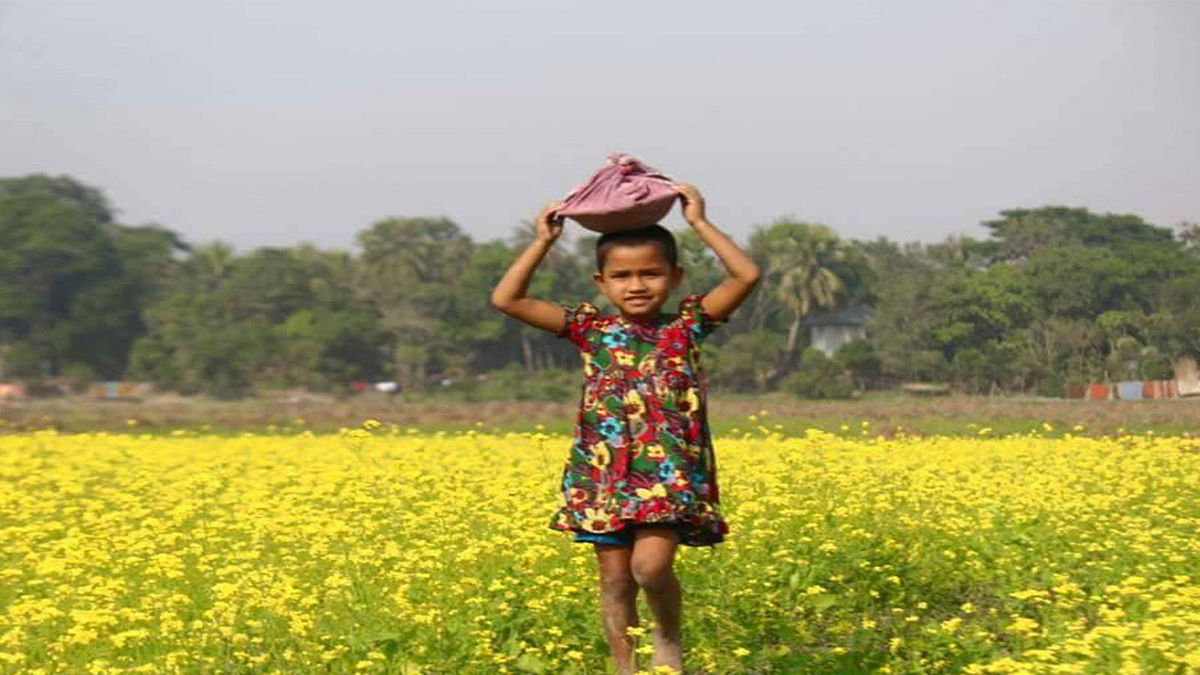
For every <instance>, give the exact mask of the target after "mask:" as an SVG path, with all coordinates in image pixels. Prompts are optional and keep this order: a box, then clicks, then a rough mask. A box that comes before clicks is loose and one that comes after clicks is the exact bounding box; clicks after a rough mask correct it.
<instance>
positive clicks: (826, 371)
mask: <svg viewBox="0 0 1200 675" xmlns="http://www.w3.org/2000/svg"><path fill="white" fill-rule="evenodd" d="M783 388H784V389H785V390H787V391H789V392H791V393H792V394H795V395H796V396H799V397H801V398H815V399H825V398H851V397H852V396H853V395H854V383H853V382H851V380H850V377H849V376H848V375H847V374H846V373H845V372H844V371H843V370H842V369H841V367H840V366H838V364H837V362H835V361H833V360H831V359H830V358H829V357H827V356H825V354H824V353H823V352H822V351H821V350H819V349H817V348H816V347H809V348H808V349H805V350H804V353H803V354H801V355H800V365H799V366H798V367H797V368H796V372H794V373H792V374H791V375H789V376H788V377H787V379H785V380H784V382H783Z"/></svg>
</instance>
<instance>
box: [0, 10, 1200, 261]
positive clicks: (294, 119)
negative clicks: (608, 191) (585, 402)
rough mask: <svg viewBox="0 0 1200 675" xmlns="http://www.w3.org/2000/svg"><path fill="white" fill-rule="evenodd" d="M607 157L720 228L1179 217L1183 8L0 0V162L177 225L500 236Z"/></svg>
mask: <svg viewBox="0 0 1200 675" xmlns="http://www.w3.org/2000/svg"><path fill="white" fill-rule="evenodd" d="M616 150H623V151H627V152H630V153H633V154H635V155H638V156H639V157H641V158H643V159H644V160H646V161H647V162H649V163H650V164H652V165H655V166H658V167H659V168H661V169H662V170H664V171H665V172H667V173H668V174H670V175H672V176H673V177H676V178H679V179H686V180H689V181H691V182H694V183H696V184H697V185H699V186H700V188H701V189H702V190H703V191H704V192H705V193H706V195H707V197H708V200H709V202H710V214H711V217H712V218H713V220H714V221H715V222H717V223H718V224H719V225H721V226H723V227H724V228H725V229H726V230H727V231H729V232H731V233H733V234H735V235H736V236H739V237H744V236H745V235H746V234H748V232H749V231H750V228H751V226H752V225H755V224H761V223H766V222H769V221H771V220H772V219H774V218H775V217H777V216H781V215H785V214H791V215H794V216H796V217H799V218H803V219H807V220H811V221H817V222H823V223H826V224H828V225H830V226H832V227H834V228H835V229H836V230H837V231H839V232H840V233H841V234H842V235H843V236H847V237H855V238H870V237H875V236H877V235H887V236H889V237H891V238H893V239H899V240H913V239H921V240H927V241H928V240H938V239H941V238H942V237H944V236H945V235H947V234H950V233H967V234H980V233H981V230H980V229H979V228H978V226H977V224H978V222H979V221H981V220H984V219H987V218H990V217H993V216H994V215H995V214H996V212H997V211H998V210H1000V209H1003V208H1009V207H1017V206H1039V205H1043V204H1048V203H1054V204H1068V205H1074V206H1087V207H1089V208H1091V209H1093V210H1096V211H1120V212H1134V213H1138V214H1141V215H1142V216H1144V217H1146V218H1147V219H1149V220H1150V221H1151V222H1154V223H1156V224H1159V225H1167V226H1169V225H1174V224H1175V223H1176V222H1179V221H1181V220H1193V221H1194V220H1200V2H1193V1H1190V0H1189V1H1181V2H1153V1H1150V0H1143V1H1140V0H1125V1H1121V2H1099V1H1090V2H1067V1H1065V0H1064V1H1056V0H1039V1H1030V2H1006V1H1000V0H994V1H991V2H968V1H965V0H963V1H954V2H951V1H945V2H902V1H900V0H892V1H884V0H879V1H876V2H821V3H816V2H778V3H771V2H755V1H739V2H728V1H726V2H697V1H691V2H665V1H659V2H649V1H645V0H643V1H641V2H617V1H612V0H610V1H607V2H568V1H565V0H555V1H538V2H532V1H531V2H483V1H474V2H451V1H448V0H437V1H435V2H405V1H392V2H361V1H347V0H341V1H338V2H333V1H315V0H309V1H302V0H288V1H283V0H280V1H267V0H242V1H240V2H230V1H224V0H204V1H203V2H200V1H196V2H188V1H184V0H144V1H124V2H122V1H116V0H90V1H80V0H77V1H73V2H69V1H65V0H0V176H12V175H21V174H25V173H31V172H46V173H52V174H63V173H65V174H70V175H72V176H75V177H76V178H78V179H80V180H83V181H85V182H87V183H90V184H92V185H96V186H99V187H101V188H103V189H104V190H105V191H106V192H107V194H108V195H109V197H110V198H111V200H112V201H113V202H114V204H115V205H116V206H117V207H118V208H119V209H120V217H121V219H122V220H123V221H124V222H128V223H144V222H158V223H162V224H164V225H167V226H169V227H171V228H174V229H176V230H178V231H179V232H181V233H182V234H183V235H184V237H185V238H187V239H188V240H190V241H192V242H203V241H208V240H211V239H218V238H219V239H223V240H226V241H229V242H232V243H234V244H236V245H238V246H239V247H243V248H244V247H249V246H258V245H287V244H292V243H296V242H299V241H312V242H315V243H317V244H319V245H323V246H347V245H349V244H350V243H351V242H352V239H353V235H354V233H355V232H356V231H358V230H360V229H362V228H364V227H366V226H367V225H369V224H370V223H371V222H372V221H374V220H377V219H379V218H382V217H386V216H389V215H399V216H416V215H445V216H449V217H451V218H453V219H455V220H456V221H458V222H459V223H460V224H461V225H462V226H463V227H464V229H465V230H466V231H467V232H469V233H470V234H471V235H472V236H474V237H476V238H477V239H490V238H495V237H500V236H505V235H507V234H508V232H509V229H510V228H511V227H512V226H513V225H514V224H516V223H518V222H519V221H521V220H522V219H526V218H530V217H532V215H533V214H534V213H536V211H537V209H538V208H539V207H540V206H541V205H542V204H543V203H545V202H546V201H548V200H550V199H554V198H557V197H560V196H561V195H562V194H563V193H564V192H566V191H567V190H568V189H570V188H571V187H572V186H573V185H575V184H576V183H578V182H579V181H581V180H583V179H584V178H586V177H587V175H588V174H590V173H591V171H592V170H594V169H595V168H597V167H598V166H599V165H600V163H601V162H602V160H603V158H604V156H605V155H606V154H607V153H609V152H612V151H616ZM681 223H682V221H681V220H680V219H679V218H678V216H677V215H672V216H671V217H670V218H669V219H668V221H667V224H668V225H680V224H681Z"/></svg>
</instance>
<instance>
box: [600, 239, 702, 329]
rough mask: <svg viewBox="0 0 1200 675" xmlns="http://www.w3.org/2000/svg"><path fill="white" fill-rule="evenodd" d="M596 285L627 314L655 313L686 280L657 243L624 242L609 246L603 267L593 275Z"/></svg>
mask: <svg viewBox="0 0 1200 675" xmlns="http://www.w3.org/2000/svg"><path fill="white" fill-rule="evenodd" d="M592 280H593V281H595V282H596V287H597V288H599V289H600V291H601V292H602V293H604V295H605V297H607V298H608V299H609V300H610V301H611V302H612V303H613V304H614V305H616V307H617V309H619V310H620V311H621V313H622V314H624V315H626V316H633V317H646V318H649V317H654V316H657V315H658V313H659V310H661V309H662V306H663V305H664V304H666V302H667V298H668V297H670V295H671V291H673V290H675V288H676V287H677V286H679V282H680V281H682V280H683V268H682V267H678V266H676V267H674V268H672V267H671V263H670V262H669V261H668V260H667V257H666V256H665V255H663V252H662V249H661V248H659V247H658V245H657V244H654V243H651V242H645V243H641V244H628V245H625V244H622V245H617V246H613V247H612V248H610V249H608V252H607V254H606V255H605V259H604V268H603V269H601V270H600V271H599V272H596V273H595V274H594V275H592Z"/></svg>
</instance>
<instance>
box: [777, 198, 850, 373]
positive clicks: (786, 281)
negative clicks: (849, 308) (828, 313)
mask: <svg viewBox="0 0 1200 675" xmlns="http://www.w3.org/2000/svg"><path fill="white" fill-rule="evenodd" d="M762 245H764V246H765V247H766V248H767V250H766V259H767V278H768V279H769V280H770V283H771V287H772V289H773V295H774V297H775V299H776V300H778V301H779V302H780V303H782V304H783V305H784V306H785V307H787V308H788V309H789V310H791V312H792V322H791V324H790V325H789V326H788V336H787V345H786V347H785V351H784V354H785V355H786V356H787V357H788V358H790V357H792V355H794V354H795V351H796V343H797V342H798V341H799V339H800V327H801V325H802V322H803V321H804V317H806V316H808V314H809V312H811V311H812V310H813V309H814V308H816V307H824V308H827V309H832V308H833V307H834V306H836V305H837V298H838V293H840V292H841V291H842V289H843V288H844V287H845V284H844V283H843V281H842V279H841V278H840V277H838V275H837V273H836V272H834V271H833V269H832V268H831V267H832V266H831V263H833V262H835V261H839V260H842V259H843V258H844V257H845V255H846V249H845V244H844V243H843V242H842V241H841V240H840V239H839V238H838V236H837V234H835V233H834V232H833V230H831V229H829V228H828V227H826V226H824V225H810V224H808V223H796V222H790V221H777V222H775V223H774V224H773V225H771V227H770V228H768V229H767V230H766V231H764V232H763V233H762Z"/></svg>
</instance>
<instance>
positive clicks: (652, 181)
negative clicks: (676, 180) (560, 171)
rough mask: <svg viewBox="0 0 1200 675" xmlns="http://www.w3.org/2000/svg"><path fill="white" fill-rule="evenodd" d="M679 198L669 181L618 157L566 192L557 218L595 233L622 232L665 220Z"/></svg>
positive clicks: (656, 173) (643, 166) (652, 170)
mask: <svg viewBox="0 0 1200 675" xmlns="http://www.w3.org/2000/svg"><path fill="white" fill-rule="evenodd" d="M678 196H679V193H678V192H676V191H675V187H674V185H673V183H672V182H671V180H670V179H669V178H667V177H666V176H664V175H663V174H661V173H658V172H657V171H655V170H654V169H651V168H650V167H648V166H646V165H645V164H642V163H641V162H639V161H638V160H637V159H635V158H634V157H632V156H630V155H626V154H615V155H609V156H608V162H607V163H606V164H605V165H604V166H603V167H601V169H600V170H599V171H597V172H596V173H595V174H594V175H593V176H592V177H591V178H589V179H588V180H587V181H586V182H584V183H582V184H581V185H579V187H577V188H575V189H574V190H571V192H569V193H567V196H566V197H564V198H563V206H562V208H560V209H558V211H557V213H556V215H559V216H565V217H567V218H570V219H571V220H574V221H575V222H577V223H579V224H580V225H582V226H584V227H586V228H587V229H589V230H593V231H595V232H620V231H622V230H632V229H636V228H639V227H645V226H646V225H652V224H654V223H657V222H658V221H660V220H662V219H663V217H664V216H666V215H667V213H668V212H670V210H671V206H672V205H674V204H675V198H676V197H678Z"/></svg>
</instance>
